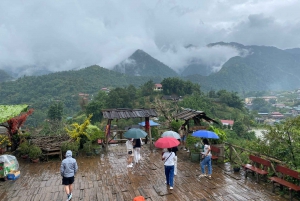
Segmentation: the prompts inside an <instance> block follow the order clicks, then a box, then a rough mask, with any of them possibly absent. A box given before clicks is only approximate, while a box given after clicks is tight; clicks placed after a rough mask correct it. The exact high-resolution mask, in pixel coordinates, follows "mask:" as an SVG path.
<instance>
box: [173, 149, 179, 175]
mask: <svg viewBox="0 0 300 201" xmlns="http://www.w3.org/2000/svg"><path fill="white" fill-rule="evenodd" d="M177 151H178V147H173V148H172V152H174V154H175V156H174V176H175V175H177Z"/></svg>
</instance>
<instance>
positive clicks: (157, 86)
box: [154, 84, 163, 91]
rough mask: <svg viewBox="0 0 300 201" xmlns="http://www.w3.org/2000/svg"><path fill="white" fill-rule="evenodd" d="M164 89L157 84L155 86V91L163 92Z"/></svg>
mask: <svg viewBox="0 0 300 201" xmlns="http://www.w3.org/2000/svg"><path fill="white" fill-rule="evenodd" d="M162 90H163V88H162V85H161V84H155V85H154V91H162Z"/></svg>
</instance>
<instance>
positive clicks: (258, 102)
mask: <svg viewBox="0 0 300 201" xmlns="http://www.w3.org/2000/svg"><path fill="white" fill-rule="evenodd" d="M251 109H252V110H256V111H258V112H264V113H268V112H270V109H271V104H270V103H268V102H267V101H265V100H264V99H262V98H256V99H254V100H253V101H252V106H251Z"/></svg>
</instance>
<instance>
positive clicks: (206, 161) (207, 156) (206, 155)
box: [199, 139, 212, 179]
mask: <svg viewBox="0 0 300 201" xmlns="http://www.w3.org/2000/svg"><path fill="white" fill-rule="evenodd" d="M202 142H203V144H204V148H203V152H202V159H203V160H202V161H201V162H200V166H201V172H202V174H200V175H199V177H204V176H206V174H205V166H206V165H207V168H208V175H207V176H208V178H209V179H211V174H212V167H211V151H210V145H209V143H208V140H207V139H203V140H202Z"/></svg>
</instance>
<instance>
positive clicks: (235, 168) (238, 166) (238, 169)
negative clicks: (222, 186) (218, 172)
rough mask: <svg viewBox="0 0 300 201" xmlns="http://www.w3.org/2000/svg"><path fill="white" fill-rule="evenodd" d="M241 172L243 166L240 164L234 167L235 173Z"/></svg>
mask: <svg viewBox="0 0 300 201" xmlns="http://www.w3.org/2000/svg"><path fill="white" fill-rule="evenodd" d="M240 170H241V166H240V165H239V164H234V165H233V172H239V171H240Z"/></svg>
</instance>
